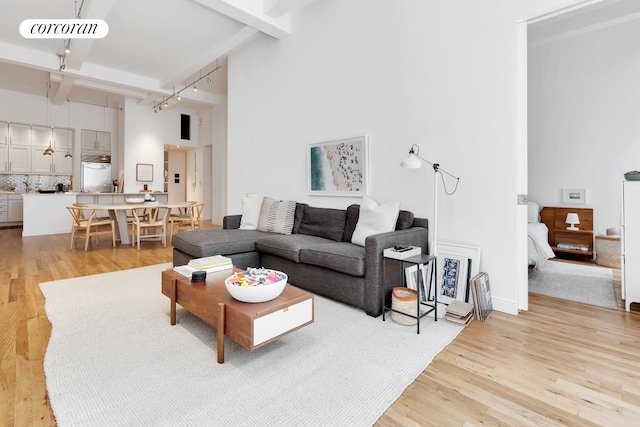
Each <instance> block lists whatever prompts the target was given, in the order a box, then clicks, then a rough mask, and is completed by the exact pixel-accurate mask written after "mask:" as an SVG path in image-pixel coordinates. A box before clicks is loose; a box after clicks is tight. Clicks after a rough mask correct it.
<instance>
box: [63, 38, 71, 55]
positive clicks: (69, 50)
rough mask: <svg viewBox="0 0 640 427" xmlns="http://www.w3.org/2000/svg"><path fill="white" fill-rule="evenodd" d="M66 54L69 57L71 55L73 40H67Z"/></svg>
mask: <svg viewBox="0 0 640 427" xmlns="http://www.w3.org/2000/svg"><path fill="white" fill-rule="evenodd" d="M64 53H66V54H67V55H68V54H70V53H71V39H69V40H67V44H66V45H65V46H64Z"/></svg>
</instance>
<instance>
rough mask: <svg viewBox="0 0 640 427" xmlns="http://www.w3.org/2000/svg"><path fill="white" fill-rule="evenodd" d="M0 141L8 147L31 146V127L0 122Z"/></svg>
mask: <svg viewBox="0 0 640 427" xmlns="http://www.w3.org/2000/svg"><path fill="white" fill-rule="evenodd" d="M0 128H1V129H2V130H1V131H0V132H1V136H2V139H1V141H2V142H3V143H4V144H8V145H23V146H30V145H31V126H30V125H24V124H20V123H10V122H0Z"/></svg>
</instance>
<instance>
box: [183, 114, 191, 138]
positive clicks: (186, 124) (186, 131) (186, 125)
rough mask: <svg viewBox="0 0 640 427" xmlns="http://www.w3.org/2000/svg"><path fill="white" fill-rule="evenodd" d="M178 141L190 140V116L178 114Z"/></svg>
mask: <svg viewBox="0 0 640 427" xmlns="http://www.w3.org/2000/svg"><path fill="white" fill-rule="evenodd" d="M180 139H185V140H191V116H190V115H188V114H180Z"/></svg>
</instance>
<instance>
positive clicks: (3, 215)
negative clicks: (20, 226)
mask: <svg viewBox="0 0 640 427" xmlns="http://www.w3.org/2000/svg"><path fill="white" fill-rule="evenodd" d="M8 220H9V214H8V213H7V211H4V212H2V211H0V222H7V221H8Z"/></svg>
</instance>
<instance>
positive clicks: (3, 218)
mask: <svg viewBox="0 0 640 427" xmlns="http://www.w3.org/2000/svg"><path fill="white" fill-rule="evenodd" d="M8 218H9V197H7V196H6V195H3V194H0V223H2V222H7V219H8Z"/></svg>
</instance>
